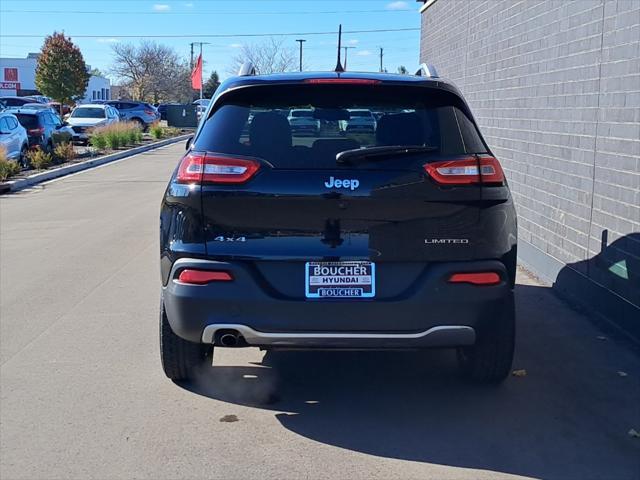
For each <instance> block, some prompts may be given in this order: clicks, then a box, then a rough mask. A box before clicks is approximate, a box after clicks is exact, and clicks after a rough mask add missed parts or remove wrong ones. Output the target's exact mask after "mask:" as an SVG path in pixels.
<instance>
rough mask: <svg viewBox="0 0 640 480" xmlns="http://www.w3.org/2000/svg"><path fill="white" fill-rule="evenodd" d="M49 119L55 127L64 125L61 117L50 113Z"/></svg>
mask: <svg viewBox="0 0 640 480" xmlns="http://www.w3.org/2000/svg"><path fill="white" fill-rule="evenodd" d="M49 117H50V119H49V120H50V121H51V123H52V125H55V126H56V127H57V126H58V125H62V121H61V120H60V117H58V116H57V115H55V114H53V113H50V114H49Z"/></svg>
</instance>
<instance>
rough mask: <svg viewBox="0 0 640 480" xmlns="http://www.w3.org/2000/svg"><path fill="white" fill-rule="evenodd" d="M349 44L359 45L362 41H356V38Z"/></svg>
mask: <svg viewBox="0 0 640 480" xmlns="http://www.w3.org/2000/svg"><path fill="white" fill-rule="evenodd" d="M347 43H348V44H349V45H357V44H359V43H360V40H356V39H355V38H354V39H351V40H349V41H348V42H347Z"/></svg>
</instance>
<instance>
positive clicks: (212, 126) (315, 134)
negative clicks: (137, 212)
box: [194, 85, 486, 169]
mask: <svg viewBox="0 0 640 480" xmlns="http://www.w3.org/2000/svg"><path fill="white" fill-rule="evenodd" d="M340 87H341V88H340ZM340 87H336V86H328V85H313V86H312V85H300V86H298V85H296V86H291V85H287V86H283V85H276V86H268V87H264V86H261V87H249V88H245V89H238V90H237V91H234V92H230V93H228V94H226V95H224V96H223V97H222V100H223V104H222V105H220V106H217V108H216V109H215V111H214V112H213V114H212V116H210V117H209V118H208V119H207V120H206V122H205V123H204V125H203V126H202V129H201V131H200V132H199V133H198V135H197V138H196V139H195V142H194V148H195V149H197V150H200V151H209V152H217V153H223V154H229V155H242V156H251V157H258V158H262V159H265V160H267V161H268V162H270V163H271V164H272V165H273V166H274V167H275V168H289V169H298V168H303V169H304V168H313V169H331V168H336V155H337V154H338V153H340V152H343V151H345V150H353V149H360V148H367V147H374V146H395V145H412V146H413V145H418V146H428V147H432V148H433V152H432V153H429V154H428V155H433V156H452V155H464V154H469V153H486V147H485V146H484V144H483V142H482V140H481V138H480V135H479V134H478V131H477V128H476V127H475V125H474V124H473V122H472V121H471V119H470V118H469V116H468V115H467V113H465V112H466V111H467V108H466V106H465V105H464V102H463V101H462V100H461V99H460V98H459V97H458V96H457V95H455V94H453V93H450V92H447V91H444V90H441V89H433V88H425V87H406V86H403V87H392V86H375V87H366V88H362V87H361V86H358V87H355V86H345V85H341V86H340ZM372 112H376V116H375V117H374V116H373V114H372ZM300 116H304V117H311V118H313V119H315V120H316V122H307V123H305V124H297V123H295V122H294V121H293V119H294V118H295V117H300ZM288 117H289V118H288ZM363 120H366V122H365V121H363ZM390 161H391V159H390ZM392 161H393V163H394V165H398V164H402V162H406V161H407V160H406V159H405V158H404V157H396V158H393V160H392Z"/></svg>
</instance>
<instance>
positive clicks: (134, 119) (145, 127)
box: [131, 118, 147, 132]
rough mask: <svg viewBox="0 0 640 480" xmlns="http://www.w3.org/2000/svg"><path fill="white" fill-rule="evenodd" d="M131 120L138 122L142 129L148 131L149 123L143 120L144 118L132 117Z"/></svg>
mask: <svg viewBox="0 0 640 480" xmlns="http://www.w3.org/2000/svg"><path fill="white" fill-rule="evenodd" d="M131 121H132V122H133V123H136V124H137V125H138V127H140V130H142V131H143V132H146V131H147V124H146V123H144V122H143V121H142V119H140V118H132V119H131Z"/></svg>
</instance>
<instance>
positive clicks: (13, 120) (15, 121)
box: [7, 117, 18, 130]
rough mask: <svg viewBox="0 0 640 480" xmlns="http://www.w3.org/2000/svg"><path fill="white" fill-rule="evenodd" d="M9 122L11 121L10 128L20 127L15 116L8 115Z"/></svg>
mask: <svg viewBox="0 0 640 480" xmlns="http://www.w3.org/2000/svg"><path fill="white" fill-rule="evenodd" d="M7 122H8V123H9V129H10V130H15V129H16V128H18V121H17V120H16V119H15V118H11V117H8V118H7Z"/></svg>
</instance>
